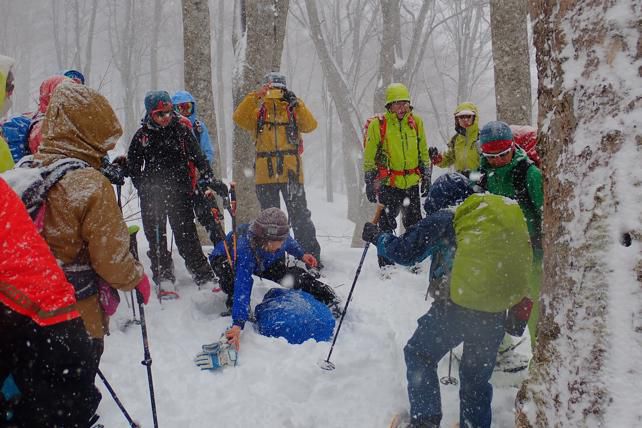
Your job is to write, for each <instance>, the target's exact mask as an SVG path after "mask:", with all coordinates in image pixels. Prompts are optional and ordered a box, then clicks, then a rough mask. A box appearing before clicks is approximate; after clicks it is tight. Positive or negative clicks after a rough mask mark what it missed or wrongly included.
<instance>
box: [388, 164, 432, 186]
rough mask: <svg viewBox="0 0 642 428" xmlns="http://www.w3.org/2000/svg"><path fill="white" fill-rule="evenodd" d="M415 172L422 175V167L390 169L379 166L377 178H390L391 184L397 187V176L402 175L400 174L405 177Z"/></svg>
mask: <svg viewBox="0 0 642 428" xmlns="http://www.w3.org/2000/svg"><path fill="white" fill-rule="evenodd" d="M413 174H417V175H419V176H421V169H420V168H419V167H416V168H413V169H388V168H385V167H379V175H378V177H377V178H378V179H380V180H382V179H384V178H389V179H390V181H389V183H390V186H391V187H395V179H396V178H397V177H400V176H403V177H405V176H406V175H413Z"/></svg>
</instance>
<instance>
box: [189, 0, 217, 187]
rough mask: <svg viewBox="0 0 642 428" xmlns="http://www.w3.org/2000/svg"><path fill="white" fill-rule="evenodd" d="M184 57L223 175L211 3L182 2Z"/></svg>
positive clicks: (199, 109) (202, 1) (191, 84)
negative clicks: (214, 80)
mask: <svg viewBox="0 0 642 428" xmlns="http://www.w3.org/2000/svg"><path fill="white" fill-rule="evenodd" d="M182 5H183V49H184V53H183V58H184V64H185V69H184V74H183V75H184V79H185V90H187V91H188V92H190V93H191V94H192V95H193V96H194V99H195V100H196V104H197V105H198V115H199V117H200V119H201V120H202V121H203V122H205V125H207V127H208V129H209V134H210V140H211V142H212V149H213V150H214V162H213V165H212V169H213V170H214V174H215V175H216V176H218V177H220V176H221V169H220V165H221V163H220V160H221V157H220V152H221V151H220V149H219V145H218V133H217V131H216V112H215V111H214V93H213V90H212V54H211V50H210V8H209V5H208V2H207V0H182Z"/></svg>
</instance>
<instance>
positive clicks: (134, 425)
mask: <svg viewBox="0 0 642 428" xmlns="http://www.w3.org/2000/svg"><path fill="white" fill-rule="evenodd" d="M98 376H99V377H100V379H102V381H103V383H104V384H105V388H107V391H109V393H110V394H111V397H112V398H113V399H114V401H115V402H116V405H117V406H118V408H119V409H120V411H121V412H123V415H124V416H125V419H127V422H129V426H130V427H132V428H140V425H139V424H137V423H136V422H134V420H133V419H132V417H131V416H129V413H127V409H125V406H123V403H122V402H121V401H120V400H119V399H118V396H117V395H116V392H115V391H114V388H112V387H111V385H110V384H109V382H107V378H106V377H105V375H104V374H103V372H102V371H101V370H100V369H98Z"/></svg>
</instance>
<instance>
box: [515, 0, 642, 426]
mask: <svg viewBox="0 0 642 428" xmlns="http://www.w3.org/2000/svg"><path fill="white" fill-rule="evenodd" d="M640 8H641V6H640V2H639V1H637V0H622V1H619V2H617V3H615V2H598V1H594V0H592V1H579V0H575V1H562V2H559V1H557V2H553V1H546V0H531V10H532V12H531V16H535V17H537V18H536V19H535V20H534V26H533V30H534V44H535V47H536V49H537V57H536V59H537V69H538V78H539V88H538V94H539V109H538V111H539V118H538V122H539V123H538V124H539V132H540V134H539V141H540V147H541V148H542V154H543V162H544V171H545V180H546V181H545V190H546V195H545V203H544V219H545V221H544V275H543V277H544V280H543V285H542V292H541V312H540V322H539V326H538V328H539V336H538V344H537V348H536V350H535V354H534V364H533V367H532V369H531V371H530V378H529V379H528V380H527V382H525V383H524V384H523V385H522V388H521V389H520V391H519V394H518V398H517V416H516V420H517V424H518V426H519V427H565V426H569V427H571V426H574V427H580V426H582V427H586V426H596V427H597V426H605V427H606V426H609V427H611V426H613V427H616V426H639V425H640V423H641V421H642V407H641V406H640V393H639V385H640V384H642V370H641V369H640V364H639V361H638V359H637V358H632V356H639V355H642V339H641V337H640V332H641V331H642V321H641V320H642V303H641V301H642V299H641V287H642V251H641V243H640V241H641V238H642V236H641V235H640V231H641V230H642V214H641V211H640V206H642V197H641V195H642V173H641V172H640V163H641V161H642V157H641V156H640V147H642V138H641V137H640V132H639V130H640V127H642V101H641V100H642V98H641V96H640V92H639V89H640V87H642V67H641V66H640V64H641V60H642V42H641V40H642V24H641V22H642V21H640V16H642V10H640Z"/></svg>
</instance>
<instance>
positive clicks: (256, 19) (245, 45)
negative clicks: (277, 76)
mask: <svg viewBox="0 0 642 428" xmlns="http://www.w3.org/2000/svg"><path fill="white" fill-rule="evenodd" d="M234 7H235V20H236V21H237V22H235V37H234V39H235V40H234V53H235V56H236V63H235V69H234V85H233V88H234V89H233V99H234V108H235V109H236V107H237V106H238V105H239V103H240V102H241V100H242V99H243V97H244V96H245V95H246V94H247V93H248V92H250V91H254V90H256V89H258V88H259V86H260V85H261V83H262V80H263V76H265V74H267V73H269V72H270V71H279V70H280V67H281V54H282V52H283V40H284V38H285V28H286V22H287V16H288V7H289V0H271V1H267V0H241V1H239V2H236V3H235V4H234ZM255 156H256V152H255V150H254V135H251V134H250V133H248V132H247V131H245V130H243V129H241V128H239V127H238V126H235V127H234V147H233V159H234V161H233V177H234V181H235V182H236V184H237V196H238V214H237V215H238V224H241V223H243V222H246V223H247V222H249V221H250V220H252V219H253V218H255V217H256V215H257V214H258V212H259V203H258V200H257V199H256V190H255V184H254V183H255V180H254V158H255Z"/></svg>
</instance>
